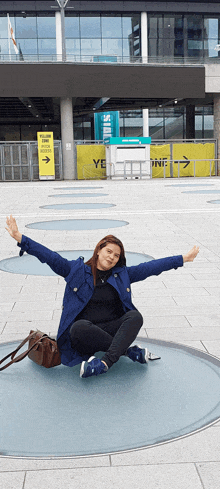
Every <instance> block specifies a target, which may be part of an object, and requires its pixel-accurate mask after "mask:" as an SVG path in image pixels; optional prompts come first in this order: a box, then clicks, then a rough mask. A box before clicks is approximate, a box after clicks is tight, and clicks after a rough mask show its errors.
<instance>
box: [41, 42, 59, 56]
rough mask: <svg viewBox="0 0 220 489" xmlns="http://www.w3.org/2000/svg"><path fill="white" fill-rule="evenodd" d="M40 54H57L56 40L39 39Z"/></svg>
mask: <svg viewBox="0 0 220 489" xmlns="http://www.w3.org/2000/svg"><path fill="white" fill-rule="evenodd" d="M38 49H39V54H56V39H39V40H38Z"/></svg>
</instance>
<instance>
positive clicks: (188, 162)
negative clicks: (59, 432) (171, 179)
mask: <svg viewBox="0 0 220 489" xmlns="http://www.w3.org/2000/svg"><path fill="white" fill-rule="evenodd" d="M183 158H185V160H186V161H187V163H186V165H185V166H184V167H183V169H184V168H186V167H187V166H188V165H189V164H190V160H188V158H187V156H183ZM174 163H185V161H181V160H180V161H175V162H174Z"/></svg>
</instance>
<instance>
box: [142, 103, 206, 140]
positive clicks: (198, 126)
mask: <svg viewBox="0 0 220 489" xmlns="http://www.w3.org/2000/svg"><path fill="white" fill-rule="evenodd" d="M213 130H214V114H213V106H211V105H210V106H207V107H195V138H196V139H210V138H213ZM149 135H150V136H151V138H152V139H185V138H186V108H185V107H164V108H155V109H150V110H149Z"/></svg>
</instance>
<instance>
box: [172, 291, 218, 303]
mask: <svg viewBox="0 0 220 489" xmlns="http://www.w3.org/2000/svg"><path fill="white" fill-rule="evenodd" d="M173 299H174V301H175V302H176V304H177V305H178V306H190V305H195V304H202V305H203V304H206V305H211V304H214V305H216V304H218V302H217V300H216V297H212V296H204V295H201V296H200V295H194V296H193V297H189V296H187V297H184V294H183V295H182V297H180V296H176V295H174V297H173Z"/></svg>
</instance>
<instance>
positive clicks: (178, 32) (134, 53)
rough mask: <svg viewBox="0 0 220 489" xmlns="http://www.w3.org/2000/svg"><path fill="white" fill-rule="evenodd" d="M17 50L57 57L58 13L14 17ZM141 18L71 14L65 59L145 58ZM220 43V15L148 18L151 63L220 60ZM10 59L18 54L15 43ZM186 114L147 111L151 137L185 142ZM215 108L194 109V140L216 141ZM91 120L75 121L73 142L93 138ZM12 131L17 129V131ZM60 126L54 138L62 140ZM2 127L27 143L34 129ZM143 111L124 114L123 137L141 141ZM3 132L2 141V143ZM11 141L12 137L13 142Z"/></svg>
mask: <svg viewBox="0 0 220 489" xmlns="http://www.w3.org/2000/svg"><path fill="white" fill-rule="evenodd" d="M10 22H11V24H12V28H13V30H14V35H15V39H16V42H17V45H18V48H19V57H20V59H25V56H33V57H35V56H39V55H40V56H41V55H43V56H54V55H56V18H55V11H48V12H41V13H40V12H33V13H28V14H26V13H23V14H22V13H16V12H14V13H13V14H10ZM140 26H141V13H139V14H122V13H121V14H116V13H115V14H111V13H106V14H105V13H100V14H97V13H86V14H85V13H75V12H74V13H73V12H72V11H68V10H66V12H65V35H66V52H67V60H71V58H74V56H77V57H81V58H82V60H83V57H88V58H89V60H90V61H105V62H108V61H109V62H110V61H117V60H119V61H120V60H121V59H125V60H126V59H127V60H134V59H135V57H140V56H141V27H140ZM218 44H220V15H210V16H209V15H201V14H195V15H192V14H174V13H170V14H165V13H164V14H162V13H159V14H153V13H149V14H148V53H149V59H151V58H152V59H153V58H154V59H155V58H158V59H159V58H163V59H166V58H167V60H172V59H173V60H175V58H178V59H179V58H182V59H184V58H197V59H204V58H206V57H208V58H212V60H213V62H214V60H215V59H217V60H218V59H219V58H220V51H218V50H217V48H216V46H217V45H218ZM10 46H11V47H10V51H11V55H15V51H14V48H13V44H12V43H11V45H10ZM8 54H9V41H8V19H7V16H6V14H4V15H3V14H2V16H1V17H0V59H1V56H2V58H3V57H4V56H5V55H8ZM185 119H186V115H185V108H184V107H174V108H169V107H164V108H155V109H150V110H149V132H150V136H151V137H152V138H153V139H172V138H180V139H182V138H184V137H185V133H186V131H185V126H186V121H185ZM213 119H214V116H213V107H212V106H208V107H196V111H195V137H196V138H211V137H213ZM93 125H94V123H93V119H92V118H91V117H89V116H88V117H84V116H82V117H77V118H76V120H75V121H74V136H75V139H78V140H80V139H85V140H91V139H94V127H93ZM12 127H13V128H14V129H13V131H11V130H12ZM57 127H58V126H56V134H57V137H59V135H58V132H59V131H58V129H57ZM5 128H7V131H6V129H4V128H3V127H1V129H2V131H3V132H4V133H7V134H6V138H8V137H9V136H10V133H11V134H12V132H13V134H14V136H13V137H15V138H18V139H19V138H20V137H22V139H26V138H27V137H28V134H31V133H33V127H32V126H31V128H30V126H26V128H25V127H24V126H21V125H20V126H18V125H16V126H12V125H11V126H5ZM142 135H143V117H142V110H133V111H132V110H126V111H121V112H120V136H122V137H124V136H142ZM3 136H4V135H3V133H2V138H3ZM9 139H10V137H9Z"/></svg>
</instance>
